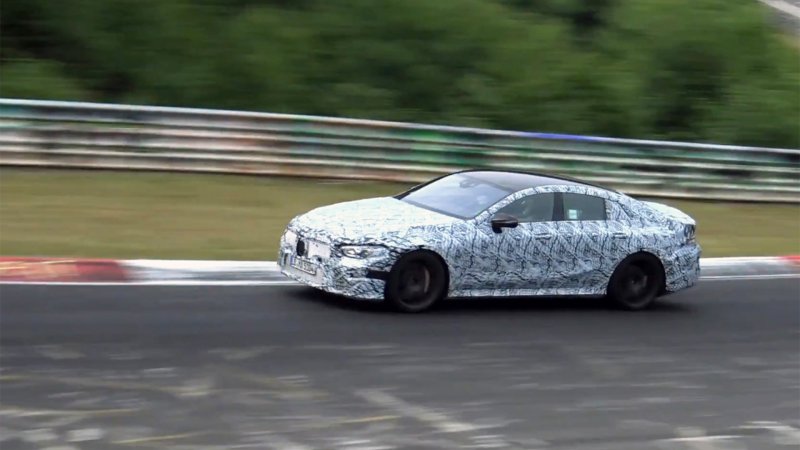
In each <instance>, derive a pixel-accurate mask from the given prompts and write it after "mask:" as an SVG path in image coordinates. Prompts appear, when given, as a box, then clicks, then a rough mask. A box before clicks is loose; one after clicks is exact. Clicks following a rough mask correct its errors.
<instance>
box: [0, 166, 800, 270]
mask: <svg viewBox="0 0 800 450" xmlns="http://www.w3.org/2000/svg"><path fill="white" fill-rule="evenodd" d="M406 187H407V186H406V185H402V184H394V183H374V182H324V181H320V180H303V179H288V178H259V177H243V176H241V177H240V176H228V175H195V174H191V175H189V174H180V175H179V174H171V173H134V172H103V171H98V172H95V171H70V170H28V169H10V168H3V169H2V170H0V255H20V256H23V255H25V256H27V255H30V256H70V257H109V258H165V259H233V260H274V259H275V258H276V252H277V243H278V239H279V237H280V233H281V232H282V231H283V228H284V227H285V226H286V223H287V222H288V221H289V219H291V218H292V217H293V216H295V215H296V214H299V213H302V212H305V211H307V210H309V209H311V208H314V207H317V206H321V205H325V204H329V203H334V202H339V201H345V200H353V199H359V198H365V197H371V196H380V195H387V194H393V193H396V192H399V191H401V190H403V189H404V188H406ZM658 201H662V202H664V203H667V204H671V205H674V206H676V207H678V208H680V209H682V210H684V211H686V212H687V213H689V214H690V215H692V216H693V217H695V218H696V219H697V221H698V240H699V241H700V244H701V245H702V246H703V250H704V256H759V255H782V254H800V206H794V205H762V204H747V203H710V202H695V201H673V200H658Z"/></svg>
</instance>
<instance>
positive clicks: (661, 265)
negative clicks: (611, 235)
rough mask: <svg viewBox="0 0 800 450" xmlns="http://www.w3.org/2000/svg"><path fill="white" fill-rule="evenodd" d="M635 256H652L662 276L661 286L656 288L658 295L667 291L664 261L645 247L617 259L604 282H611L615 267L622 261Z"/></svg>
mask: <svg viewBox="0 0 800 450" xmlns="http://www.w3.org/2000/svg"><path fill="white" fill-rule="evenodd" d="M635 256H647V257H649V258H653V259H654V260H655V261H656V263H657V264H658V267H659V269H660V270H661V275H662V277H661V286H659V288H658V294H659V295H663V294H664V293H666V292H667V271H666V268H665V267H664V262H663V261H661V258H660V257H659V256H658V255H657V254H656V253H655V252H652V251H649V250H646V249H641V250H638V251H636V252H633V253H631V254H629V255H628V256H626V257H624V258H622V259H621V260H619V262H617V264H616V265H615V266H614V270H612V271H611V274H610V275H609V277H608V281H607V282H606V283H610V282H611V278H612V277H613V276H614V273H616V271H617V269H618V268H619V266H621V265H622V263H624V262H625V261H627V260H629V259H631V258H633V257H635ZM606 290H608V288H606Z"/></svg>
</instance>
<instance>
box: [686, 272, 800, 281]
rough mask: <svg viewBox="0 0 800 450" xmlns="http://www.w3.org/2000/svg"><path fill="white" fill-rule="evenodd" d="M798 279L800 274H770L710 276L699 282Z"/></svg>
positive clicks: (702, 278)
mask: <svg viewBox="0 0 800 450" xmlns="http://www.w3.org/2000/svg"><path fill="white" fill-rule="evenodd" d="M791 278H800V273H772V274H766V273H765V274H761V275H756V274H754V275H710V276H705V277H700V281H733V280H781V279H791Z"/></svg>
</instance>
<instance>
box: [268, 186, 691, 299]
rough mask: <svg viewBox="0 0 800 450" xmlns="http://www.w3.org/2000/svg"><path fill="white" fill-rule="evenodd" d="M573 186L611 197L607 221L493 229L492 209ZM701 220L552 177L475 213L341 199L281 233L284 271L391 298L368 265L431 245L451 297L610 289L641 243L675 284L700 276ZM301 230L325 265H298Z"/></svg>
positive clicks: (336, 289)
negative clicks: (346, 252) (697, 232)
mask: <svg viewBox="0 0 800 450" xmlns="http://www.w3.org/2000/svg"><path fill="white" fill-rule="evenodd" d="M545 192H570V193H577V194H587V195H593V196H598V197H603V198H605V199H606V200H607V201H606V216H607V220H604V221H558V222H555V221H553V222H538V223H520V224H519V226H518V227H516V228H505V229H503V230H502V232H501V233H495V232H494V231H492V227H491V225H490V221H491V218H492V216H493V215H494V214H495V213H496V212H497V211H498V210H499V209H501V208H502V207H504V206H506V205H507V204H509V203H511V202H513V201H514V200H517V199H519V198H521V197H523V196H527V195H532V194H538V193H545ZM694 225H695V221H694V220H693V219H692V218H691V217H689V216H687V215H686V214H684V213H682V212H681V211H679V210H677V209H674V208H671V207H669V206H666V205H661V204H658V203H650V202H643V201H639V200H636V199H633V198H630V197H628V196H626V195H623V194H618V193H615V192H612V191H607V190H604V189H600V188H593V187H587V186H583V185H568V184H561V185H551V186H540V187H535V188H530V189H525V190H522V191H519V192H516V193H514V194H511V195H509V196H508V197H506V198H505V199H503V200H501V201H500V202H498V203H496V204H495V205H493V206H492V207H490V208H489V209H487V210H486V211H484V212H483V213H481V214H479V215H478V216H477V217H475V218H474V219H468V220H463V219H458V218H454V217H450V216H447V215H443V214H439V213H436V212H433V211H429V210H427V209H423V208H420V207H416V206H413V205H411V204H409V203H406V202H403V201H402V200H398V199H396V198H393V197H379V198H371V199H366V200H357V201H351V202H344V203H338V204H335V205H330V206H325V207H321V208H317V209H314V210H312V211H310V212H308V213H306V214H303V215H300V216H298V217H295V218H294V219H292V220H291V222H290V223H289V225H288V227H287V229H286V232H285V233H284V235H283V236H282V237H281V241H280V250H279V255H278V264H279V265H280V267H281V271H282V273H283V274H284V275H286V276H288V277H290V278H292V279H294V280H297V281H300V282H302V283H305V284H308V285H310V286H314V287H316V288H320V289H323V290H325V291H328V292H332V293H336V294H341V295H345V296H348V297H352V298H358V299H371V300H380V299H383V294H384V284H385V282H384V281H382V280H379V279H373V278H367V269H372V270H378V271H388V270H390V269H391V267H392V265H393V264H394V262H395V261H396V260H397V258H398V257H399V256H400V255H402V254H404V253H406V252H409V251H413V250H417V249H427V250H430V251H432V252H435V253H436V254H438V255H439V256H441V257H442V259H443V260H444V261H445V263H446V264H447V269H448V271H449V274H450V285H449V291H448V296H449V297H475V296H480V297H489V296H503V297H506V296H539V295H543V296H553V295H569V296H573V295H604V294H605V292H606V287H607V285H608V281H609V279H610V277H611V274H612V273H613V272H614V269H615V268H616V267H617V265H618V264H619V263H620V261H622V259H624V258H625V257H627V256H628V255H631V254H633V253H636V252H640V251H644V252H649V253H652V254H653V255H655V256H657V257H658V258H659V259H660V260H661V262H662V264H663V265H664V270H665V274H666V289H667V291H668V292H675V291H679V290H681V289H685V288H688V287H690V286H692V285H694V284H695V283H696V281H697V279H698V278H699V275H700V264H699V258H700V248H699V246H698V245H697V244H696V243H694V242H687V234H686V233H687V232H688V226H694ZM298 237H299V238H300V239H302V240H304V241H305V243H306V244H307V245H306V248H307V249H308V255H307V256H308V258H309V259H310V260H311V261H312V262H313V263H314V264H315V265H316V266H317V272H316V274H315V275H310V274H308V273H305V272H302V271H299V270H297V269H295V268H293V267H291V266H290V265H289V260H290V258H291V257H292V256H293V255H294V252H295V249H296V245H297V240H298ZM341 245H376V246H382V247H384V248H385V249H386V250H385V251H383V253H382V254H380V255H377V256H375V257H372V258H366V259H356V258H350V257H345V256H343V255H342V254H341V252H340V251H339V250H338V249H339V247H340V246H341Z"/></svg>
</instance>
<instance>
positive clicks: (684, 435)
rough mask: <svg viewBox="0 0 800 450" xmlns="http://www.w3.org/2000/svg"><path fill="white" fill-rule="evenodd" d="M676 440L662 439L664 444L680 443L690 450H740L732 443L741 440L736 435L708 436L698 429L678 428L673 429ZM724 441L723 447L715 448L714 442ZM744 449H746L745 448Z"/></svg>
mask: <svg viewBox="0 0 800 450" xmlns="http://www.w3.org/2000/svg"><path fill="white" fill-rule="evenodd" d="M675 434H677V435H678V437H676V438H671V439H664V441H665V442H674V443H681V444H684V445H685V446H686V448H689V449H692V450H722V449H724V450H734V449H741V448H742V446H741V445H736V444H735V443H734V442H732V441H733V440H735V439H739V438H741V436H736V435H708V434H706V430H704V429H703V428H700V427H678V428H676V429H675ZM718 441H725V444H724V445H723V447H717V445H716V442H718ZM745 449H746V447H745Z"/></svg>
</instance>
